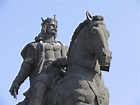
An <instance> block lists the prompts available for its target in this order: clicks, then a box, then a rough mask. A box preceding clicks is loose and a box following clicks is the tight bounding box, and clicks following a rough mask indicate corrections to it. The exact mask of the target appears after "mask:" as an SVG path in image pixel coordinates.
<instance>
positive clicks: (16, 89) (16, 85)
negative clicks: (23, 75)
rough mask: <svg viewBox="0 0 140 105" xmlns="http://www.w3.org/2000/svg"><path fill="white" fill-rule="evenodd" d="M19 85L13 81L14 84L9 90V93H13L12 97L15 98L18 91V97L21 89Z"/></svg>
mask: <svg viewBox="0 0 140 105" xmlns="http://www.w3.org/2000/svg"><path fill="white" fill-rule="evenodd" d="M19 86H20V85H19V83H18V82H17V81H13V84H12V86H11V88H10V90H9V92H10V93H11V95H12V96H14V97H15V92H14V91H16V95H18V89H19Z"/></svg>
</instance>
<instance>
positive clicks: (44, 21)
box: [41, 15, 58, 26]
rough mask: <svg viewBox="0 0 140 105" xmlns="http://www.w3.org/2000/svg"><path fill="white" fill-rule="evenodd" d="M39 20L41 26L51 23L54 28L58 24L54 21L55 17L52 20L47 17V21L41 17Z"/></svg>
mask: <svg viewBox="0 0 140 105" xmlns="http://www.w3.org/2000/svg"><path fill="white" fill-rule="evenodd" d="M41 20H42V24H41V25H43V24H49V23H51V22H53V23H54V24H55V25H56V26H57V24H58V22H57V20H56V15H54V18H49V17H47V19H43V18H42V17H41Z"/></svg>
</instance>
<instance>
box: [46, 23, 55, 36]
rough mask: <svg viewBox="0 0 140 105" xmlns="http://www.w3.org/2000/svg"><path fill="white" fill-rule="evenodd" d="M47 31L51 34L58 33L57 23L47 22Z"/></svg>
mask: <svg viewBox="0 0 140 105" xmlns="http://www.w3.org/2000/svg"><path fill="white" fill-rule="evenodd" d="M46 32H48V33H51V34H56V33H57V25H56V23H55V22H53V21H52V22H50V23H49V24H47V29H46Z"/></svg>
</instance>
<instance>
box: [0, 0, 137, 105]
mask: <svg viewBox="0 0 140 105" xmlns="http://www.w3.org/2000/svg"><path fill="white" fill-rule="evenodd" d="M87 10H88V11H89V12H90V13H91V14H92V15H96V14H99V15H102V16H103V17H104V19H105V23H106V26H107V28H108V29H109V31H110V38H109V44H110V50H111V51H112V53H113V59H112V62H111V67H110V72H109V73H108V72H103V78H104V81H105V84H106V86H107V87H108V89H109V91H110V105H140V98H139V97H140V76H139V75H140V64H139V63H140V0H67V1H66V0H0V37H1V38H0V48H1V49H0V59H1V60H0V72H1V73H0V105H15V104H16V103H17V102H19V101H21V100H22V99H23V98H24V97H23V95H22V93H23V92H25V91H26V89H27V88H28V86H29V85H28V80H26V81H25V83H23V84H22V85H21V87H20V90H19V95H18V99H17V100H15V99H14V98H13V97H12V96H11V95H10V93H9V88H10V86H11V83H12V81H13V79H14V78H15V76H16V75H17V73H18V71H19V69H20V65H21V63H22V57H21V56H20V51H21V50H22V48H23V47H24V46H25V45H26V44H27V43H28V42H31V41H33V40H34V37H35V36H36V35H37V34H38V33H39V32H40V28H41V25H40V24H41V19H40V17H43V18H46V17H53V15H54V14H55V15H56V17H57V20H58V36H57V40H60V41H61V42H63V43H64V44H66V45H69V42H70V38H71V35H72V34H73V31H74V30H75V28H76V27H77V26H78V25H79V23H80V22H82V21H83V20H84V19H85V17H86V16H85V12H86V11H87Z"/></svg>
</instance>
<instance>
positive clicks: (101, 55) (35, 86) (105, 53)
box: [10, 12, 112, 105]
mask: <svg viewBox="0 0 140 105" xmlns="http://www.w3.org/2000/svg"><path fill="white" fill-rule="evenodd" d="M86 17H87V19H85V20H84V21H83V22H82V23H80V24H79V26H78V27H77V28H76V30H75V32H74V34H73V36H72V39H71V43H70V47H69V50H68V53H67V57H66V55H65V54H64V55H65V56H63V54H62V56H59V57H57V58H55V59H56V60H54V59H53V60H51V63H49V64H48V61H49V60H47V63H45V61H46V60H45V59H46V58H47V57H46V56H47V55H46V56H43V55H45V54H43V53H42V57H41V58H42V60H39V59H38V56H36V57H37V58H35V59H36V60H39V62H40V63H39V65H40V66H37V67H39V68H37V72H39V73H40V74H39V75H36V76H35V77H34V79H33V81H32V84H31V88H30V91H29V92H28V93H30V94H29V96H28V97H26V99H27V98H28V101H26V103H23V104H19V105H109V91H108V89H107V88H106V86H105V84H104V81H103V78H102V73H101V70H103V71H109V66H110V63H111V58H112V53H111V52H110V50H109V44H108V38H109V31H108V30H107V28H106V26H105V24H104V18H103V17H102V16H99V15H95V16H91V15H90V14H89V12H86ZM42 20H43V24H44V23H45V20H44V19H42ZM46 20H47V19H46ZM43 24H42V25H43ZM46 29H47V28H46V26H44V27H42V31H41V33H40V34H39V35H38V37H36V38H35V40H36V41H40V40H42V39H44V33H47V32H46V31H47V30H46ZM55 32H56V31H55ZM46 36H47V35H46ZM42 42H48V41H43V40H42ZM50 44H52V43H49V45H50ZM61 47H62V46H61ZM46 48H47V46H46ZM64 49H65V48H64ZM39 51H40V50H39ZM43 51H44V50H43ZM45 51H46V52H48V54H50V55H51V54H52V53H53V52H50V51H48V50H45ZM59 51H60V50H59ZM59 51H58V52H59ZM24 52H26V51H24ZM41 52H42V51H41ZM62 52H63V51H62ZM64 52H65V53H66V51H64ZM59 54H60V52H59ZM22 55H23V54H22ZM43 59H44V60H43ZM42 61H43V62H44V64H43V65H44V66H41V65H42V63H41V62H42ZM47 64H48V65H47ZM40 67H41V69H40ZM64 67H66V69H65V70H63V68H64ZM42 68H43V69H42ZM37 74H38V73H37ZM15 80H16V79H15ZM13 84H14V82H13ZM14 89H18V88H13V86H12V87H11V90H12V91H11V90H10V92H11V94H12V95H13V93H14Z"/></svg>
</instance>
